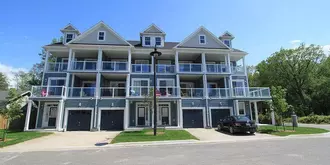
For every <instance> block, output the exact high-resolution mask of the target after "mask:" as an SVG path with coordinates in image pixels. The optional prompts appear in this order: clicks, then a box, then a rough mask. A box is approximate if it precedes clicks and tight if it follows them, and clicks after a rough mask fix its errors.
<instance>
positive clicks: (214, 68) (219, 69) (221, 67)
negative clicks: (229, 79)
mask: <svg viewBox="0 0 330 165" xmlns="http://www.w3.org/2000/svg"><path fill="white" fill-rule="evenodd" d="M206 70H207V72H208V73H229V66H228V65H226V64H206Z"/></svg>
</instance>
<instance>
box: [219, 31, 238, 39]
mask: <svg viewBox="0 0 330 165" xmlns="http://www.w3.org/2000/svg"><path fill="white" fill-rule="evenodd" d="M220 37H221V38H231V39H233V38H235V37H234V35H233V34H231V33H229V32H228V31H225V32H224V33H223V34H222V35H221V36H220Z"/></svg>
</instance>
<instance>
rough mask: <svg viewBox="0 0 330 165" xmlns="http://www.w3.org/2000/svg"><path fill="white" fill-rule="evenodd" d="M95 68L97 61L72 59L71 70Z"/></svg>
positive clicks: (92, 69)
mask: <svg viewBox="0 0 330 165" xmlns="http://www.w3.org/2000/svg"><path fill="white" fill-rule="evenodd" d="M96 68H97V61H73V62H72V67H71V69H72V70H83V71H94V70H96Z"/></svg>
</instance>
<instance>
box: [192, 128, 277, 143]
mask: <svg viewBox="0 0 330 165" xmlns="http://www.w3.org/2000/svg"><path fill="white" fill-rule="evenodd" d="M186 131H188V132H189V133H191V134H192V135H194V136H195V137H197V138H198V139H200V140H201V141H246V140H259V139H274V138H278V137H276V136H272V135H267V134H259V133H255V134H254V135H250V134H234V135H230V134H229V133H227V132H218V131H216V130H215V129H205V128H190V129H186Z"/></svg>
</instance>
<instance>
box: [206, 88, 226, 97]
mask: <svg viewBox="0 0 330 165" xmlns="http://www.w3.org/2000/svg"><path fill="white" fill-rule="evenodd" d="M208 94H209V97H210V98H229V97H230V88H208Z"/></svg>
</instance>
